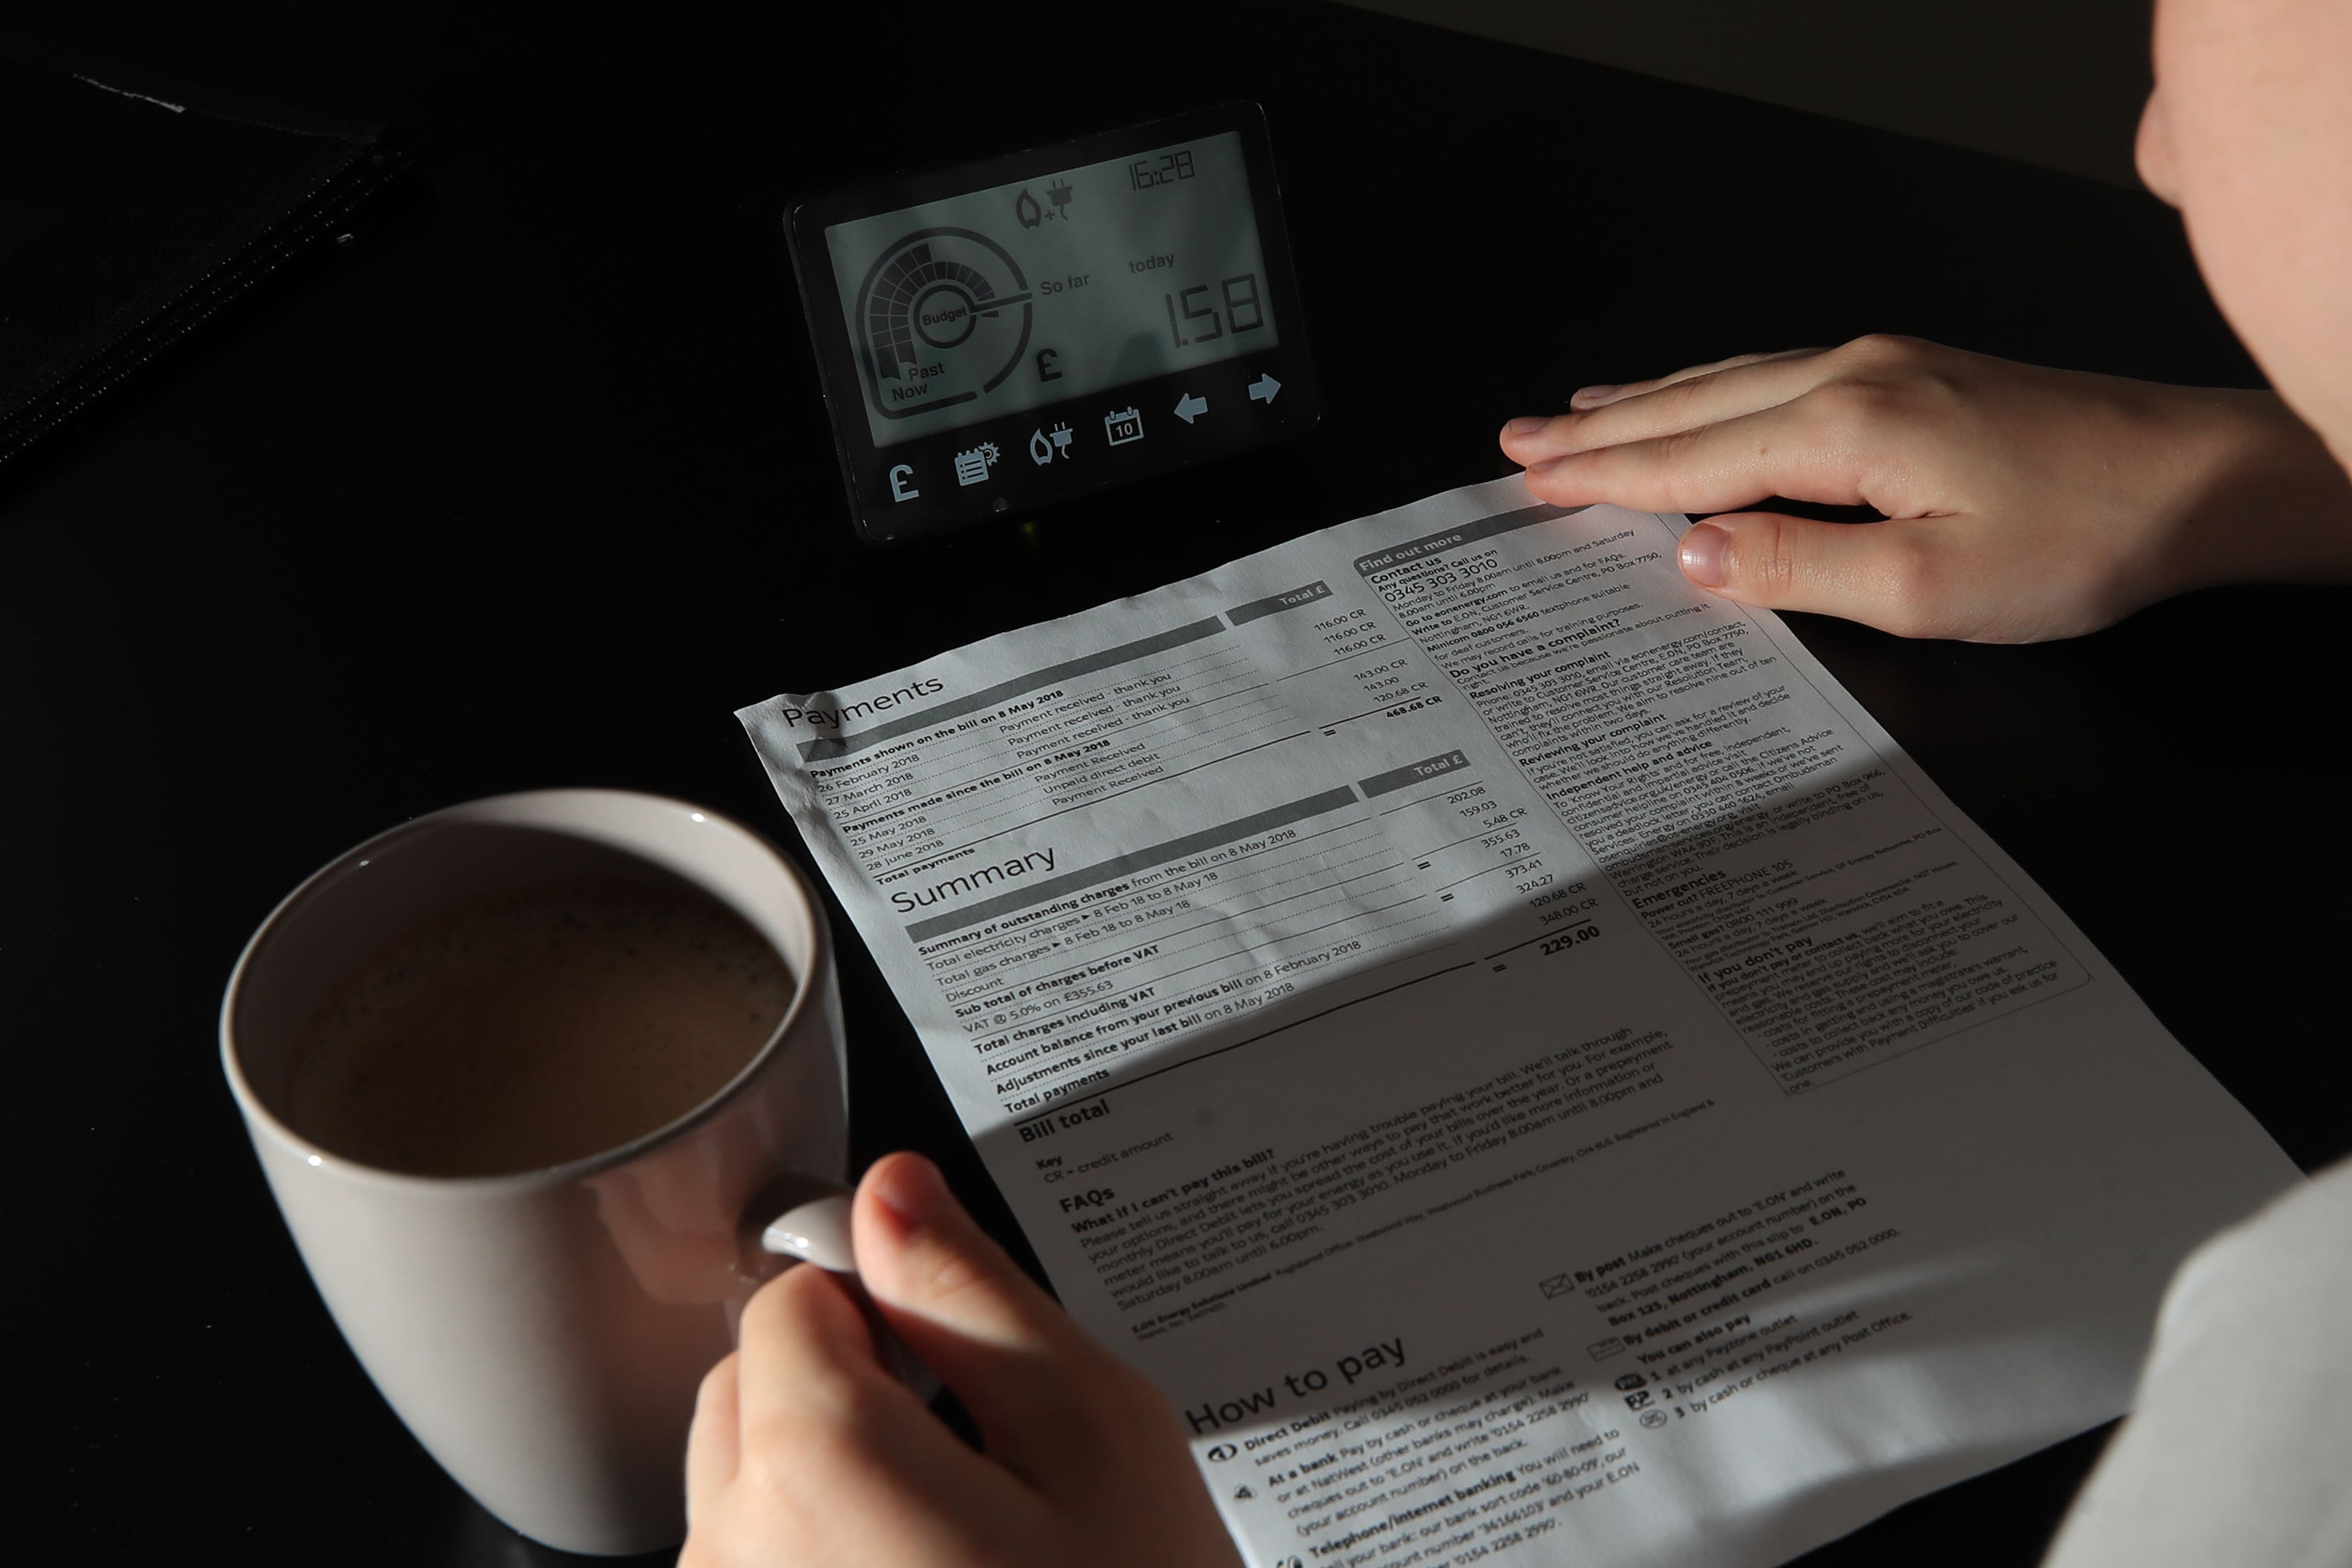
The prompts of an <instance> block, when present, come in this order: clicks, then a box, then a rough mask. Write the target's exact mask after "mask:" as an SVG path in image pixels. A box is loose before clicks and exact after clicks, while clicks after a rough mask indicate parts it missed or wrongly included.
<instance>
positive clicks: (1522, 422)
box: [1503, 414, 1551, 436]
mask: <svg viewBox="0 0 2352 1568" xmlns="http://www.w3.org/2000/svg"><path fill="white" fill-rule="evenodd" d="M1550 423H1551V421H1550V420H1549V419H1545V418H1541V417H1539V416H1536V415H1532V414H1531V415H1528V416H1527V417H1526V418H1523V419H1514V420H1512V421H1511V422H1510V423H1509V424H1508V425H1506V426H1503V428H1504V429H1506V430H1508V431H1509V432H1510V433H1511V434H1512V435H1514V436H1532V435H1534V434H1535V433H1536V432H1537V431H1538V430H1540V429H1542V428H1543V427H1544V426H1547V425H1549V424H1550Z"/></svg>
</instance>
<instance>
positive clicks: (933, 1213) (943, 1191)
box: [874, 1154, 955, 1225]
mask: <svg viewBox="0 0 2352 1568" xmlns="http://www.w3.org/2000/svg"><path fill="white" fill-rule="evenodd" d="M874 1195H875V1196H876V1197H878V1198H880V1199H881V1200H882V1203H883V1206H885V1207H886V1208H887V1209H889V1211H890V1212H891V1213H893V1214H895V1215H898V1217H899V1218H900V1219H902V1220H904V1221H906V1222H907V1223H908V1225H923V1224H926V1223H928V1222H929V1221H930V1220H932V1219H934V1218H936V1217H938V1216H939V1215H941V1214H944V1213H946V1212H948V1211H949V1210H950V1209H952V1208H953V1207H954V1206H955V1196H954V1194H951V1193H950V1192H949V1191H948V1184H947V1183H946V1182H945V1181H943V1180H942V1179H941V1178H940V1168H939V1167H938V1166H937V1165H934V1164H932V1163H930V1162H929V1160H926V1159H924V1158H923V1157H922V1156H921V1155H919V1154H902V1155H900V1156H899V1157H898V1159H895V1160H893V1161H891V1162H890V1163H888V1164H887V1165H886V1166H884V1167H883V1168H882V1170H880V1171H879V1172H877V1173H876V1175H875V1177H874Z"/></svg>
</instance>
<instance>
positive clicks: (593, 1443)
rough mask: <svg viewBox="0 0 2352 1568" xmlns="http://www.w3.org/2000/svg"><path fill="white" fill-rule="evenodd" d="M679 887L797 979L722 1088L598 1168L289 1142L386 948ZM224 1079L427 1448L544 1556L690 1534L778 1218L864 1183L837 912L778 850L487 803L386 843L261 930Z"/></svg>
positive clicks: (622, 811)
mask: <svg viewBox="0 0 2352 1568" xmlns="http://www.w3.org/2000/svg"><path fill="white" fill-rule="evenodd" d="M665 874H667V876H670V877H681V878H684V879H686V880H688V882H690V883H692V884H694V885H695V886H697V887H698V888H700V889H703V890H704V891H706V892H708V893H709V894H710V895H712V896H714V897H715V898H717V899H718V900H719V901H720V902H722V903H724V904H725V905H727V906H728V907H730V909H732V910H735V911H736V912H737V913H738V914H740V915H741V916H742V917H743V918H744V919H745V920H746V921H750V922H751V926H752V928H753V929H754V930H756V931H759V932H760V933H761V935H762V936H764V937H765V938H766V939H767V940H768V941H769V942H771V943H772V944H773V945H774V947H775V949H776V951H777V952H779V953H781V954H782V956H783V959H784V962H785V963H786V964H787V965H788V966H789V967H790V968H791V970H792V973H793V979H794V983H795V985H794V994H793V1003H792V1006H791V1008H790V1009H789V1010H788V1011H787V1012H786V1013H785V1015H784V1019H783V1022H782V1024H781V1025H780V1026H778V1028H777V1030H776V1033H775V1035H774V1037H772V1038H771V1039H770V1040H769V1041H768V1042H767V1044H766V1045H765V1046H764V1047H762V1048H761V1051H760V1054H759V1055H758V1056H757V1057H755V1058H753V1059H752V1061H751V1065H750V1066H748V1067H746V1068H744V1069H743V1071H742V1072H741V1073H740V1074H739V1075H738V1076H737V1077H736V1078H735V1079H733V1080H732V1081H731V1082H730V1083H729V1084H728V1085H727V1086H726V1087H725V1088H724V1089H721V1090H719V1093H717V1094H716V1095H714V1096H712V1097H711V1098H710V1099H709V1100H706V1101H705V1102H704V1103H703V1104H701V1105H700V1106H698V1107H697V1108H696V1109H695V1110H692V1111H689V1112H688V1114H686V1115H685V1116H682V1117H680V1118H678V1119H677V1121H672V1122H671V1123H669V1124H668V1125H667V1126H665V1127H661V1128H658V1129H656V1130H655V1131H651V1132H648V1133H646V1135H645V1136H643V1137H641V1138H639V1139H637V1140H636V1141H635V1142H631V1143H628V1144H625V1145H624V1146H622V1147H620V1148H616V1149H611V1150H606V1151H604V1152H602V1153H599V1154H596V1155H593V1156H592V1157H590V1158H588V1159H583V1160H578V1161H575V1162H573V1163H570V1164H565V1165H560V1166H554V1167H551V1168H549V1169H545V1170H535V1171H528V1172H523V1173H518V1174H513V1175H501V1176H483V1177H463V1178H447V1177H435V1176H417V1175H408V1174H403V1173H395V1172H390V1171H383V1170H378V1169H374V1168H372V1167H369V1166H366V1165H362V1164H359V1163H354V1162H352V1161H350V1160H346V1159H342V1158H340V1157H338V1156H337V1155H335V1154H334V1153H333V1152H331V1151H329V1150H326V1149H323V1148H320V1147H318V1146H317V1145H314V1144H312V1143H310V1142H308V1141H307V1140H305V1139H304V1138H303V1137H302V1136H301V1134H300V1133H299V1132H298V1131H295V1130H294V1129H293V1128H292V1127H291V1126H289V1124H288V1122H287V1121H286V1117H285V1112H286V1106H287V1078H288V1073H289V1067H290V1065H291V1058H292V1055H293V1050H294V1047H295V1044H296V1041H297V1039H298V1037H299V1034H300V1032H301V1030H302V1028H303V1026H305V1024H306V1023H307V1022H308V1021H309V1020H310V1017H311V1016H312V1014H313V1013H314V1012H315V1011H316V1010H317V1008H318V1007H319V1005H320V1003H321V1002H322V1001H323V1000H324V999H325V998H326V996H327V994H329V993H330V992H331V991H332V990H333V989H334V988H335V986H336V985H337V984H339V983H340V982H341V981H342V980H343V979H344V978H345V977H347V976H348V975H350V974H351V973H353V972H354V971H355V970H356V969H358V968H359V967H360V966H361V964H362V963H364V962H365V961H366V960H367V959H368V958H370V957H372V956H373V954H375V953H376V952H379V951H381V950H382V949H383V947H384V946H385V945H386V944H387V943H388V942H392V941H393V940H394V939H395V938H397V937H399V936H400V935H402V934H403V933H404V932H406V931H411V930H413V929H415V927H416V926H417V925H419V924H420V923H422V922H424V921H427V920H430V919H432V918H433V917H435V916H436V915H438V914H441V913H444V912H446V911H447V910H450V909H452V908H454V907H456V906H457V905H459V904H462V903H465V902H467V901H469V900H473V899H477V898H479V897H482V896H485V895H490V894H497V893H501V892H509V891H513V890H518V889H523V888H528V887H533V886H541V885H545V884H548V883H551V882H562V881H573V880H578V879H583V878H593V879H596V880H598V881H604V882H611V881H616V880H617V881H623V882H627V881H632V880H635V881H655V880H661V879H664V878H665ZM221 1058H222V1063H223V1066H224V1068H226V1072H227V1074H228V1081H229V1086H230V1089H232V1090H233V1091H234V1093H235V1094H236V1101H237V1106H238V1108H239V1110H242V1111H243V1113H244V1115H245V1122H246V1127H247V1131H249V1132H250V1133H251V1135H252V1138H253V1145H254V1148H255V1150H256V1151H257V1152H258V1153H259V1154H260V1157H261V1164H262V1169H263V1172H264V1173H265V1174H267V1176H268V1180H269V1184H270V1188H271V1190H272V1191H273V1192H274V1193H275V1194H276V1195H277V1198H278V1207H279V1208H280V1209H281V1210H282V1211H283V1212H284V1214H285V1216H286V1223H287V1226H288V1227H289V1229H291V1230H292V1232H293V1234H294V1241H295V1244H296V1245H297V1246H298V1247H299V1248H300V1249H301V1253H302V1258H303V1261H304V1262H305V1263H306V1264H308V1265H309V1266H310V1277H311V1279H313V1280H315V1281H316V1282H317V1284H318V1287H319V1292H320V1295H321V1296H323V1297H325V1298H326V1301H327V1306H328V1309H329V1310H331V1311H332V1312H333V1314H334V1317H335V1321H336V1323H337V1324H338V1325H339V1326H340V1327H341V1330H342V1331H343V1335H344V1337H345V1338H346V1339H347V1340H349V1341H350V1342H351V1345H352V1350H353V1351H354V1352H357V1354H358V1356H359V1358H360V1361H361V1363H362V1365H363V1366H365V1367H366V1369H367V1372H368V1375H369V1376H371V1377H372V1378H373V1379H374V1380H375V1384H376V1387H377V1388H378V1389H380V1390H382V1391H383V1396H384V1397H385V1399H387V1400H388V1401H390V1402H391V1405H392V1407H393V1409H394V1411H396V1412H397V1413H398V1414H399V1415H400V1418H401V1419H402V1420H403V1421H404V1422H405V1423H407V1425H408V1427H409V1430H411V1431H412V1432H414V1433H415V1435H416V1437H417V1439H418V1440H419V1441H420V1442H422V1443H423V1444H424V1445H425V1448H426V1449H427V1450H428V1451H430V1452H431V1453H432V1455H433V1457H434V1458H436V1459H437V1460H439V1461H440V1462H441V1464H442V1466H443V1467H444V1468H446V1469H447V1470H448V1472H449V1473H450V1474H451V1475H452V1476H454V1477H455V1478H457V1481H458V1482H459V1484H461V1485H462V1486H464V1487H465V1488H466V1489H467V1491H469V1492H471V1493H472V1494H473V1495H474V1496H475V1497H476V1498H477V1499H478V1500H480V1501H481V1503H482V1505H483V1506H484V1507H486V1508H488V1510H490V1511H491V1512H492V1513H494V1514H496V1515H498V1516H499V1518H500V1519H502V1520H504V1521H506V1522H507V1523H508V1524H509V1525H512V1526H513V1527H514V1528H515V1529H517V1530H519V1531H522V1532H523V1533H524V1534H526V1535H529V1536H531V1537H533V1538H534V1539H536V1540H539V1541H542V1542H547V1543H548V1544H549V1545H551V1546H558V1547H562V1548H563V1549H565V1550H567V1551H572V1552H594V1553H600V1554H607V1555H617V1554H622V1553H627V1552H644V1551H649V1550H652V1549H655V1548H657V1547H662V1546H667V1545H670V1544H674V1543H675V1542H677V1541H678V1540H679V1539H680V1538H681V1537H682V1536H683V1535H684V1534H685V1531H686V1526H685V1512H684V1497H683V1482H682V1476H683V1463H684V1456H685V1451H686V1434H687V1427H688V1423H689V1421H690V1420H691V1418H692V1415H693V1409H694V1395H695V1390H696V1387H697V1385H698V1384H699V1382H700V1380H701V1378H702V1374H703V1373H705V1372H706V1371H708V1370H709V1368H710V1366H711V1365H712V1364H713V1363H716V1362H717V1361H718V1360H719V1357H721V1356H722V1355H724V1354H726V1353H727V1352H728V1351H729V1350H730V1348H731V1347H732V1344H733V1334H734V1329H735V1326H736V1322H737V1319H738V1317H739V1315H740V1311H741V1310H742V1305H743V1303H744V1301H745V1300H748V1299H749V1298H750V1296H751V1291H752V1290H753V1289H755V1288H756V1287H757V1285H758V1284H759V1282H760V1280H761V1279H763V1278H765V1277H766V1276H767V1275H768V1274H771V1273H772V1272H773V1271H774V1269H775V1268H776V1267H778V1260H777V1259H775V1258H772V1257H770V1256H768V1255H767V1254H766V1253H764V1252H762V1251H761V1246H760V1239H759V1238H760V1236H761V1231H762V1230H763V1229H764V1228H765V1226H766V1225H767V1223H768V1222H769V1221H771V1220H772V1219H773V1218H774V1217H775V1216H776V1215H778V1214H779V1213H780V1212H781V1211H782V1210H783V1209H786V1208H789V1207H791V1206H793V1205H794V1204H796V1203H798V1202H799V1201H801V1200H802V1199H803V1198H804V1197H806V1196H808V1195H810V1194H812V1193H813V1192H816V1191H822V1190H827V1189H831V1188H832V1187H834V1186H835V1184H838V1183H839V1181H840V1180H841V1178H842V1176H843V1174H844V1173H845V1166H846V1163H847V1158H848V1147H847V1143H848V1135H847V1120H848V1119H847V1104H846V1087H847V1086H846V1077H845V1064H844V1060H843V1046H842V1028H841V1001H840V994H839V988H838V984H837V983H836V981H835V975H834V966H833V945H832V942H831V938H830V935H829V933H828V931H827V930H826V925H825V919H824V910H823V908H822V907H821V906H820V905H819V904H818V903H817V901H816V900H815V899H814V897H813V896H812V895H811V894H810V892H809V889H808V888H807V886H806V885H805V884H804V883H803V881H802V879H801V878H800V876H799V875H798V874H797V873H796V872H795V871H794V870H793V868H792V866H791V864H790V863H789V862H787V861H786V860H785V859H784V858H783V857H782V856H781V855H779V854H778V853H777V852H776V850H775V849H774V848H773V847H772V846H770V845H769V844H768V843H767V842H766V841H765V840H763V839H761V838H760V837H758V836H757V835H755V834H753V833H751V832H750V831H748V830H747V829H745V828H743V827H741V826H738V825H736V824H735V823H733V822H730V821H728V820H727V819H725V818H723V817H721V816H718V815H717V814H716V813H713V812H708V811H704V810H700V809H698V808H697V807H695V806H691V805H686V804H684V803H682V802H679V801H674V800H664V799H660V798H657V797H656V796H652V795H634V794H628V793H624V792H619V791H611V790H548V791H541V792H536V793H533V794H528V795H504V796H500V797H499V798H496V799H492V800H483V801H476V802H473V803H471V804H469V805H459V806H454V807H451V808H450V809H449V810H446V811H441V812H436V813H434V814H433V815H431V816H424V817H419V818H418V819H416V820H415V821H414V822H411V823H408V824H406V825H405V826H401V827H396V828H394V829H393V830H392V831H391V832H389V833H385V834H383V835H381V836H379V837H375V838H372V839H370V840H369V841H368V842H366V843H365V844H362V845H361V846H359V847H357V848H355V849H352V851H350V852H349V853H347V854H345V855H342V856H341V857H339V858H337V859H335V860H334V861H333V862H332V863H331V864H330V865H328V866H327V867H326V868H323V869H322V870H320V872H318V874H316V875H315V876H313V877H311V878H310V880H308V881H306V882H304V883H303V884H302V885H301V886H300V887H299V888H298V889H295V890H294V892H293V893H292V894H291V895H289V897H288V898H287V900H286V901H285V902H284V903H282V904H280V905H278V908H277V910H275V911H274V912H272V913H271V915H270V916H269V918H268V920H267V921H263V922H262V926H261V929H260V930H259V931H257V932H256V933H255V934H254V938H253V941H252V942H250V943H249V944H247V947H246V950H245V953H244V956H243V957H241V958H240V959H238V961H237V965H236V972H235V973H233V974H232V975H231V976H230V979H229V984H228V994H227V995H226V998H225V999H224V1002H223V1004H222V1008H221Z"/></svg>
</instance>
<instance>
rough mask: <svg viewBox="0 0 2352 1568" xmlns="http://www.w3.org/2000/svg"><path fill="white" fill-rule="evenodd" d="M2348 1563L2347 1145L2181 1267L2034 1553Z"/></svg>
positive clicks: (2351, 1206) (2047, 1567)
mask: <svg viewBox="0 0 2352 1568" xmlns="http://www.w3.org/2000/svg"><path fill="white" fill-rule="evenodd" d="M2232 1563H2234V1564H2243V1565H2244V1568H2347V1564H2352V1162H2347V1163H2343V1164H2339V1165H2336V1166H2335V1167H2334V1168H2333V1169H2331V1170H2328V1171H2326V1172H2324V1173H2322V1174H2321V1175H2320V1176H2319V1177H2318V1178H2317V1179H2316V1180H2315V1181H2313V1182H2311V1183H2310V1184H2307V1185H2305V1186H2302V1187H2298V1188H2296V1189H2295V1190H2294V1191H2292V1192H2290V1193H2288V1194H2285V1195H2284V1196H2283V1197H2281V1198H2279V1199H2277V1200H2276V1201H2274V1202H2273V1203H2272V1204H2271V1205H2269V1206H2268V1207H2267V1208H2265V1209H2263V1211H2262V1212H2261V1213H2260V1214H2258V1215H2255V1216H2254V1217H2253V1218H2252V1219H2251V1220H2248V1221H2246V1222H2245V1223H2244V1224H2242V1225H2239V1226H2234V1227H2233V1228H2231V1229H2230V1230H2227V1231H2224V1232H2222V1233H2221V1235H2220V1236H2218V1237H2215V1238H2214V1239H2212V1240H2211V1241H2210V1242H2208V1243H2206V1244H2205V1245H2204V1246H2203V1247H2200V1248H2199V1249H2198V1250H2197V1252H2196V1253H2195V1254H2193V1255H2192V1256H2191V1257H2190V1258H2189V1261H2188V1262H2186V1263H2184V1264H2183V1265H2182V1266H2181V1268H2180V1272H2179V1274H2177V1275H2175V1276H2174V1277H2173V1280H2172V1286H2171V1289H2169V1290H2168V1291H2167V1292H2166V1294H2165V1299H2164V1306H2163V1309H2162V1310H2161V1311H2160V1312H2159V1313H2158V1317H2157V1325H2156V1342H2155V1346H2154V1348H2153V1349H2152V1350H2151V1351H2150V1352H2149V1355H2148V1362H2147V1367H2146V1368H2145V1369H2144V1370H2143V1371H2142V1372H2141V1373H2140V1384H2139V1393H2138V1395H2137V1399H2136V1400H2135V1402H2134V1406H2133V1410H2132V1414H2131V1415H2129V1416H2128V1417H2127V1418H2126V1420H2125V1422H2124V1424H2123V1426H2122V1427H2121V1428H2120V1429H2119V1430H2118V1431H2117V1433H2116V1436H2115V1437H2114V1439H2113V1440H2112V1441H2111V1442H2110V1443H2109V1444H2108V1445H2107V1449H2106V1452H2105V1455H2104V1456H2103V1457H2102V1458H2100V1460H2099V1467H2098V1468H2097V1469H2096V1470H2095V1471H2094V1472H2093V1473H2092V1476H2091V1479H2090V1481H2089V1482H2088V1483H2087V1484H2086V1485H2085V1486H2084V1489H2083V1492H2082V1495H2081V1496H2080V1497H2078V1498H2077V1499H2075V1500H2074V1509H2073V1510H2072V1511H2070V1512H2069V1513H2068V1514H2067V1516H2066V1521H2065V1523H2064V1524H2063V1526H2062V1527H2061V1529H2060V1530H2059V1532H2058V1538H2057V1542H2056V1543H2055V1544H2054V1545H2053V1547H2052V1548H2051V1552H2050V1555H2049V1557H2048V1559H2047V1560H2046V1561H2045V1563H2044V1565H2043V1568H2214V1565H2215V1564H2232Z"/></svg>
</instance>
